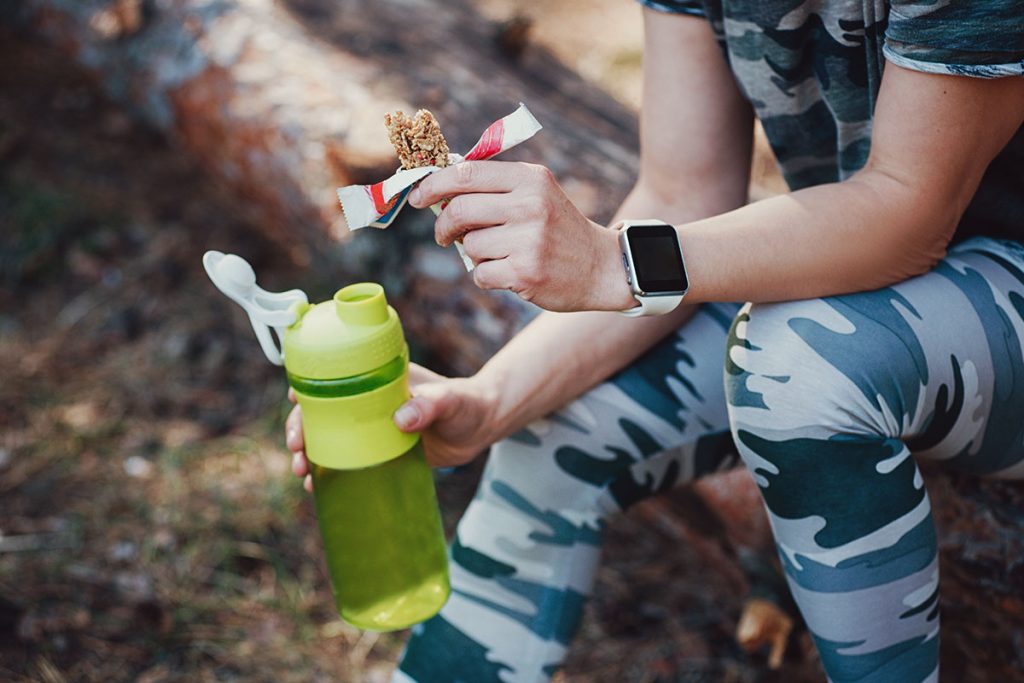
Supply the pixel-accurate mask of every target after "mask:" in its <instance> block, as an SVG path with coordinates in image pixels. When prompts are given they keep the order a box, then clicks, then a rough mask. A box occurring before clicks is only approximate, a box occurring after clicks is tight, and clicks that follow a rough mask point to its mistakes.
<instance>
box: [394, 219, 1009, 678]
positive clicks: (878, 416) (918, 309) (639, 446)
mask: <svg viewBox="0 0 1024 683" xmlns="http://www.w3.org/2000/svg"><path fill="white" fill-rule="evenodd" d="M737 311H738V313H737ZM727 330H730V331H729V335H728V337H727V334H726V333H727ZM723 349H725V350H726V354H725V358H724V360H725V363H724V365H725V386H724V388H723V382H722V364H723ZM727 399H728V404H727ZM730 430H731V431H730ZM734 443H735V444H737V445H738V450H739V455H741V456H742V457H743V459H744V460H745V462H746V464H747V466H748V467H749V468H750V470H751V472H752V473H753V476H754V478H755V480H756V481H757V483H758V485H759V486H760V487H761V489H762V492H763V494H764V499H765V503H766V506H767V508H768V513H769V517H770V519H771V522H772V527H773V529H774V532H775V535H776V540H777V543H778V548H779V553H780V557H781V558H782V562H783V565H784V568H785V571H786V574H787V578H788V580H789V583H790V587H791V589H792V591H793V594H794V597H795V598H796V601H797V604H798V605H799V606H800V609H801V611H802V613H803V615H804V618H805V619H806V621H807V623H808V625H809V627H810V629H811V631H812V633H813V635H814V638H815V641H816V643H817V646H818V649H819V652H820V653H821V659H822V663H823V665H824V667H825V669H826V671H827V673H828V675H829V677H830V680H832V681H834V682H836V683H838V682H839V681H843V682H851V683H852V682H858V683H919V682H921V681H928V682H929V683H931V682H933V681H937V680H938V642H939V641H938V634H939V615H938V594H937V589H938V565H937V561H936V537H935V529H934V526H933V524H932V518H931V511H930V507H929V502H928V496H927V494H926V492H925V489H924V486H923V482H922V479H921V474H920V472H919V471H918V468H917V464H916V463H915V461H914V458H912V457H911V455H910V454H911V452H913V453H914V455H915V456H917V457H920V458H925V459H929V460H936V461H941V462H943V463H944V464H945V465H946V466H948V467H951V468H954V469H957V470H961V471H964V472H970V473H975V474H981V475H991V476H1000V477H1014V478H1024V246H1022V245H1020V244H1018V243H1014V242H1003V241H996V240H991V239H984V238H976V239H973V240H970V241H968V242H965V243H963V244H961V245H959V246H958V247H956V248H954V249H953V250H952V251H951V253H950V255H949V256H948V257H947V258H946V259H945V260H944V261H942V262H941V263H940V264H939V265H938V267H937V268H935V269H934V270H933V271H932V272H930V273H928V274H926V275H923V276H921V277H918V278H914V279H912V280H908V281H906V282H903V283H901V284H898V285H895V286H893V287H890V288H886V289H882V290H878V291H875V292H867V293H859V294H852V295H846V296H838V297H830V298H825V299H817V300H810V301H797V302H789V303H781V304H770V305H766V304H757V305H753V306H751V305H747V306H744V307H743V308H740V307H739V306H737V305H727V304H711V305H705V306H703V307H701V309H700V310H699V311H698V313H697V314H696V315H695V317H694V318H693V319H691V321H690V322H688V323H687V324H686V325H685V326H683V327H682V328H681V329H680V330H679V331H678V332H676V333H675V334H673V335H671V336H670V337H668V338H667V339H666V340H664V341H663V342H661V343H660V344H659V345H657V346H656V347H654V348H653V349H652V350H651V351H649V352H648V353H647V354H645V355H644V356H643V357H641V358H640V359H639V360H638V361H636V362H635V363H634V364H633V365H632V366H631V367H629V368H627V369H626V370H624V371H622V372H621V373H619V374H618V375H616V376H615V377H613V378H611V379H610V380H609V381H607V382H605V383H603V384H601V385H599V386H598V387H596V388H595V389H593V390H592V391H590V392H588V393H587V394H585V395H584V396H583V397H581V398H580V399H578V400H576V401H574V402H573V403H571V404H569V405H568V406H567V407H566V408H565V409H563V410H561V411H559V412H558V413H556V414H554V415H551V416H550V417H548V418H547V419H545V420H541V421H538V422H536V423H534V424H532V425H530V426H529V427H528V428H527V429H524V430H523V431H522V432H520V433H518V434H516V435H515V436H513V437H511V438H510V439H508V440H506V441H504V442H502V443H499V444H497V445H496V446H495V447H494V448H493V449H492V453H491V456H490V460H489V462H488V464H487V468H486V470H485V473H484V477H483V480H482V481H481V484H480V488H479V491H478V493H477V496H476V498H475V499H474V500H473V502H472V503H471V504H470V507H469V509H468V510H467V511H466V515H465V517H464V518H463V519H462V521H461V522H460V524H459V527H458V530H457V533H456V537H455V540H454V541H453V543H452V547H451V560H452V588H453V594H452V598H451V600H450V601H449V603H448V604H447V605H446V606H445V607H444V609H443V610H442V611H441V613H440V614H439V615H438V616H436V617H434V618H433V619H431V620H429V621H427V622H426V623H424V624H421V625H420V626H418V627H416V628H415V629H414V630H413V634H412V637H411V639H410V641H409V644H408V647H407V650H406V653H405V656H404V658H403V660H402V662H401V664H400V667H399V670H398V671H396V672H395V675H394V678H393V683H412V682H416V683H490V682H503V683H538V682H543V681H547V680H549V679H550V677H551V676H552V675H553V673H554V672H555V671H556V670H557V669H558V667H559V666H560V665H561V663H562V660H563V657H564V655H565V652H566V649H567V647H568V645H569V642H570V640H571V638H572V636H573V634H574V633H575V631H576V628H577V626H578V625H579V620H580V616H581V612H582V607H583V603H584V601H585V600H586V596H587V595H588V594H589V593H590V590H591V588H592V585H593V581H594V576H595V573H596V568H597V563H598V560H599V556H600V546H601V538H602V534H603V531H604V529H605V526H606V524H607V520H608V519H609V517H610V516H611V515H614V514H615V513H617V512H618V511H620V510H622V509H624V508H626V507H628V506H629V505H631V504H632V503H634V502H636V501H638V500H641V499H642V498H644V497H646V496H650V495H653V494H656V493H659V492H661V491H664V490H666V489H669V488H670V487H673V486H676V485H679V484H682V483H685V482H688V481H692V480H694V479H695V478H697V477H700V476H702V475H705V474H708V473H711V472H715V471H719V470H721V469H724V468H727V467H730V466H731V465H732V464H734V463H735V462H736V461H737V449H736V447H735V446H734Z"/></svg>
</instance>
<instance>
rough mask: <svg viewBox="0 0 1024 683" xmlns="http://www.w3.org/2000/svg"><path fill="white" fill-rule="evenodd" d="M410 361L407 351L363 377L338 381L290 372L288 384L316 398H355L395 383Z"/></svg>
mask: <svg viewBox="0 0 1024 683" xmlns="http://www.w3.org/2000/svg"><path fill="white" fill-rule="evenodd" d="M408 361H409V351H408V349H405V350H403V352H402V354H401V355H399V356H395V357H394V358H393V359H392V360H390V361H388V362H387V363H385V364H384V365H382V366H380V367H379V368H374V369H373V370H370V371H369V372H364V373H363V374H361V375H353V376H352V377H341V378H338V379H310V378H308V377H299V376H297V375H293V374H292V373H290V372H289V373H288V384H290V385H291V387H292V388H293V389H295V391H297V392H299V393H300V394H305V395H306V396H313V397H315V398H337V397H339V396H354V395H356V394H363V393H366V392H368V391H373V390H374V389H379V388H380V387H382V386H385V385H387V384H390V383H391V382H394V381H395V380H396V379H398V378H399V377H401V376H402V373H404V372H405V368H406V365H407V363H408Z"/></svg>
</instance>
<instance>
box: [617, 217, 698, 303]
mask: <svg viewBox="0 0 1024 683" xmlns="http://www.w3.org/2000/svg"><path fill="white" fill-rule="evenodd" d="M626 239H627V240H628V241H629V251H630V252H631V253H632V255H633V269H634V273H633V274H634V276H635V277H636V283H637V286H638V287H639V288H640V289H641V290H643V291H644V292H646V293H647V294H682V293H683V292H685V291H686V290H687V288H688V287H689V282H688V281H687V279H686V269H685V268H684V267H683V253H682V251H680V249H679V236H678V235H677V234H676V229H675V228H674V227H672V226H671V225H666V224H661V225H630V226H629V228H628V229H627V230H626Z"/></svg>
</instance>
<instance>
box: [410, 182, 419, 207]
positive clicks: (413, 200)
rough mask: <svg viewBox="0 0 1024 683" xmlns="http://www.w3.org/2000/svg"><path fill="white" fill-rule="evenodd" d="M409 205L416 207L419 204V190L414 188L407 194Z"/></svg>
mask: <svg viewBox="0 0 1024 683" xmlns="http://www.w3.org/2000/svg"><path fill="white" fill-rule="evenodd" d="M409 203H410V204H412V205H413V206H416V205H418V204H419V203H420V188H418V187H417V188H416V189H415V190H413V191H412V192H410V193H409Z"/></svg>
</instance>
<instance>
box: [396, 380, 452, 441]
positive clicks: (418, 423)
mask: <svg viewBox="0 0 1024 683" xmlns="http://www.w3.org/2000/svg"><path fill="white" fill-rule="evenodd" d="M457 409H458V399H457V398H456V397H455V396H454V395H453V394H452V393H451V390H450V389H449V388H448V386H447V385H446V384H445V383H441V382H434V383H425V384H421V385H419V386H418V387H416V395H415V396H413V397H412V398H411V399H409V400H408V401H406V402H405V403H403V404H402V405H401V406H400V407H399V408H398V410H396V411H395V414H394V416H393V419H394V422H395V425H396V426H397V427H398V428H399V429H401V430H402V431H403V432H421V431H423V430H424V429H427V428H428V427H429V426H430V425H432V424H433V423H434V422H436V421H437V420H441V419H445V418H448V417H451V415H452V413H453V412H454V411H455V410H457Z"/></svg>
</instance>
